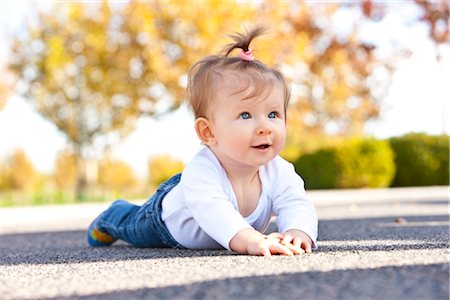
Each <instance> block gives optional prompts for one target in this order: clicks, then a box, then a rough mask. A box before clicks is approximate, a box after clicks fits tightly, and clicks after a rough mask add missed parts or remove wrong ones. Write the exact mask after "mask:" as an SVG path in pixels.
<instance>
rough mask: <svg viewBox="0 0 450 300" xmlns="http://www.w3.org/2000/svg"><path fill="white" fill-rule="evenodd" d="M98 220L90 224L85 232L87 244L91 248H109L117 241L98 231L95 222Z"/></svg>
mask: <svg viewBox="0 0 450 300" xmlns="http://www.w3.org/2000/svg"><path fill="white" fill-rule="evenodd" d="M99 218H100V217H99ZM99 218H97V219H95V220H94V222H92V224H91V225H90V226H89V229H88V232H87V239H88V243H89V245H90V246H92V247H99V246H110V245H111V244H112V243H114V242H115V241H116V240H117V239H115V238H113V237H112V236H110V235H109V234H107V233H106V232H103V231H100V230H99V229H98V227H97V222H98V219H99Z"/></svg>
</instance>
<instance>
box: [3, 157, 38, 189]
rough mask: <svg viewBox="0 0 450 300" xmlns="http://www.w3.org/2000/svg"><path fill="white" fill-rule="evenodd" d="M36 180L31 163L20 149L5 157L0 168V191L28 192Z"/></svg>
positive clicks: (35, 173)
mask: <svg viewBox="0 0 450 300" xmlns="http://www.w3.org/2000/svg"><path fill="white" fill-rule="evenodd" d="M36 179H37V172H36V170H35V168H34V166H33V163H32V162H31V161H30V159H29V158H28V157H27V155H26V153H25V152H24V151H23V150H21V149H17V150H15V151H14V152H13V153H12V154H11V155H9V156H7V157H6V160H5V162H4V163H2V165H1V166H0V190H21V191H24V190H29V189H31V188H33V186H34V183H35V181H36Z"/></svg>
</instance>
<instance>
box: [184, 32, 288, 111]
mask: <svg viewBox="0 0 450 300" xmlns="http://www.w3.org/2000/svg"><path fill="white" fill-rule="evenodd" d="M264 32H265V29H264V28H263V27H255V28H253V29H252V30H250V31H247V32H246V33H245V34H241V33H236V34H235V35H232V36H230V38H231V39H233V41H234V43H231V44H228V45H226V46H225V47H224V49H223V51H222V53H224V54H221V55H212V56H207V57H205V58H203V59H202V60H200V61H198V62H197V63H195V64H194V65H193V66H192V67H191V69H190V70H189V73H188V86H187V97H188V103H189V105H190V106H191V108H192V110H193V112H194V116H195V118H196V119H197V118H199V117H206V114H207V112H208V108H209V107H210V104H211V103H212V102H213V100H214V98H215V97H214V96H215V94H216V92H217V91H218V89H219V87H220V86H219V84H220V83H221V82H222V81H223V79H224V76H226V74H224V73H225V72H224V71H228V70H231V71H236V74H238V76H247V77H248V79H249V80H248V81H249V85H250V84H253V85H254V89H253V90H252V92H251V93H250V94H249V95H247V96H246V97H245V98H252V97H255V96H257V95H259V94H260V93H262V92H263V91H264V90H265V89H266V88H267V86H272V85H273V81H274V80H275V81H278V82H279V84H281V86H282V88H283V91H284V110H285V112H286V109H287V106H288V104H289V98H290V91H289V85H288V83H287V81H286V79H285V78H284V76H283V74H282V73H281V72H280V71H278V70H277V69H275V68H272V67H269V66H267V65H265V64H264V63H262V62H261V61H259V60H256V59H255V60H246V59H243V58H241V57H239V56H229V55H230V53H231V52H232V51H233V50H234V49H242V50H243V51H245V52H247V51H249V45H250V43H251V42H252V40H253V39H254V38H256V37H258V36H260V35H262V34H263V33H264ZM268 83H270V85H268ZM247 87H248V86H247ZM239 92H241V91H239Z"/></svg>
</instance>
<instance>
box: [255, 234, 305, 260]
mask: <svg viewBox="0 0 450 300" xmlns="http://www.w3.org/2000/svg"><path fill="white" fill-rule="evenodd" d="M281 238H282V234H281V233H277V232H275V233H271V234H269V235H266V236H261V239H259V240H256V241H254V242H251V243H249V244H248V246H247V253H248V254H250V255H264V256H271V255H273V254H281V255H287V256H292V255H294V254H299V251H301V249H300V248H299V247H295V246H294V245H292V244H283V243H281Z"/></svg>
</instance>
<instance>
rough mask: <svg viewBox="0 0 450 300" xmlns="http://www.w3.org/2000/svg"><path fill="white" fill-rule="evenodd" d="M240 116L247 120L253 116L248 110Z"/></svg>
mask: <svg viewBox="0 0 450 300" xmlns="http://www.w3.org/2000/svg"><path fill="white" fill-rule="evenodd" d="M239 118H241V119H244V120H247V119H250V118H251V116H250V114H249V113H248V112H243V113H242V114H240V115H239Z"/></svg>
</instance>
